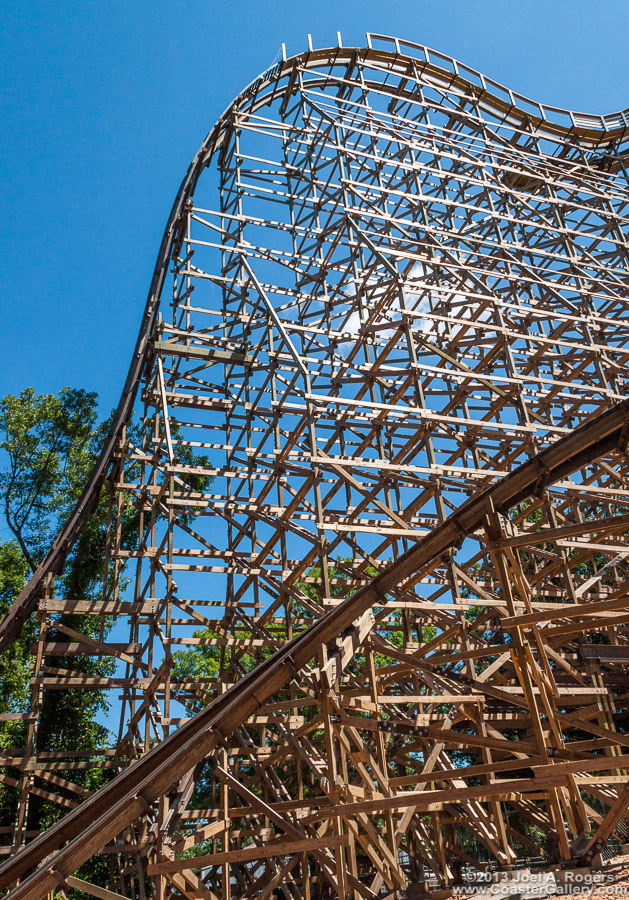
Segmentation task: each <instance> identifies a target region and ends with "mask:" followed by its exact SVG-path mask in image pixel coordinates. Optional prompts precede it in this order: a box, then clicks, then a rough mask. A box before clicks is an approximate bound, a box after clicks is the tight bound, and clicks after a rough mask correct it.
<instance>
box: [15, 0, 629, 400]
mask: <svg viewBox="0 0 629 900" xmlns="http://www.w3.org/2000/svg"><path fill="white" fill-rule="evenodd" d="M628 19H629V4H627V0H598V2H596V3H594V2H584V0H545V2H538V0H440V2H438V0H432V2H420V0H415V2H409V0H398V2H395V3H393V2H390V3H385V2H382V0H381V2H375V0H363V2H357V0H346V2H342V0H336V2H328V0H320V2H317V3H314V2H298V0H295V2H286V0H275V2H256V3H254V2H250V0H232V2H229V3H224V2H216V0H180V2H172V0H161V2H157V0H154V2H148V0H133V2H129V0H126V2H119V0H108V2H103V0H81V2H68V0H57V2H54V3H53V2H51V0H49V2H42V0H29V2H28V3H25V2H24V0H20V2H15V0H4V3H3V4H2V10H1V11H0V53H1V56H2V59H3V65H2V74H0V79H1V82H2V89H1V94H2V96H1V99H0V131H1V132H2V134H1V140H0V178H1V179H2V184H3V190H2V192H1V195H0V203H1V204H2V209H1V216H0V222H1V227H2V229H3V231H4V234H3V236H2V241H1V243H0V247H1V248H2V249H1V251H0V252H1V254H2V274H3V289H2V328H1V329H0V395H2V394H4V393H7V392H9V391H10V392H17V391H19V390H21V389H22V388H23V387H26V386H29V385H32V386H34V387H35V388H36V389H37V390H38V391H56V390H58V389H59V388H61V387H63V386H64V385H72V386H75V387H84V388H87V389H90V390H96V391H98V393H99V394H100V395H101V398H102V409H103V413H106V412H107V411H108V410H109V409H110V408H111V407H112V406H114V405H115V403H116V402H117V399H118V395H119V393H120V390H121V388H122V383H123V380H124V376H125V374H126V369H127V365H128V361H129V357H130V353H131V350H132V347H133V344H134V340H135V334H136V331H137V327H138V324H139V321H140V316H141V312H142V308H143V305H144V300H145V296H146V292H147V289H148V285H149V281H150V278H151V273H152V269H153V264H154V259H155V255H156V252H157V248H158V245H159V241H160V239H161V233H162V229H163V226H164V223H165V221H166V217H167V215H168V211H169V209H170V205H171V203H172V200H173V198H174V195H175V192H176V189H177V186H178V184H179V181H180V180H181V178H182V176H183V174H184V172H185V170H186V168H187V166H188V163H189V161H190V158H191V157H192V155H193V153H194V151H195V149H196V147H197V146H198V144H199V143H200V142H201V140H202V139H203V137H204V136H205V134H206V132H207V131H208V130H209V129H210V127H211V125H212V124H213V122H214V120H215V119H216V118H217V116H218V115H219V114H220V113H221V112H222V110H223V109H224V108H225V107H226V106H227V105H228V103H229V102H230V100H231V99H232V98H233V96H234V95H235V94H236V93H237V92H238V91H239V90H240V89H241V88H242V87H244V86H245V85H246V84H247V83H248V82H249V81H251V80H252V79H253V78H255V77H256V76H257V75H258V74H259V73H260V72H261V71H262V70H264V69H266V68H267V67H268V66H269V65H270V64H271V63H272V62H273V60H274V59H275V58H276V55H277V53H278V50H279V47H280V44H281V43H282V42H285V43H286V45H287V50H288V53H289V54H291V53H295V52H299V51H301V50H303V49H305V47H306V36H307V33H308V32H310V33H311V34H312V37H313V42H314V45H315V46H317V47H323V46H331V45H334V44H335V42H336V32H337V31H340V32H341V34H342V37H343V43H344V44H345V45H346V46H349V45H352V44H360V45H362V44H363V43H364V35H365V32H366V31H374V32H380V33H384V34H390V35H398V36H400V37H405V38H408V39H410V40H413V41H417V42H420V43H424V44H426V45H428V46H430V47H433V48H435V49H438V50H441V51H443V52H444V53H447V54H449V55H452V56H454V57H456V58H458V59H460V60H461V61H463V62H465V63H467V64H468V65H471V66H472V67H474V68H476V69H479V70H480V71H482V72H484V73H485V74H487V75H489V76H491V77H493V78H495V79H496V80H498V81H502V82H503V83H505V84H507V85H508V86H509V87H512V88H513V89H515V90H517V91H519V92H521V93H524V94H526V95H529V96H530V97H532V98H533V99H539V100H542V101H545V102H547V103H550V104H553V105H558V106H566V107H569V108H573V109H579V110H582V111H585V112H612V111H616V110H617V109H620V108H624V107H625V106H629V87H628V85H627V62H628V59H627V56H628V54H627V37H628V31H629V28H628Z"/></svg>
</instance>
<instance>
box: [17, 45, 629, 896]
mask: <svg viewBox="0 0 629 900" xmlns="http://www.w3.org/2000/svg"><path fill="white" fill-rule="evenodd" d="M628 126H629V118H628V114H627V113H626V112H620V113H616V114H613V115H609V116H591V115H584V114H577V113H571V112H567V111H564V110H558V109H556V108H552V107H548V106H543V105H541V104H538V103H534V102H532V101H530V100H527V99H526V98H524V97H522V96H520V95H517V94H514V93H513V92H511V91H509V90H507V89H505V88H503V87H502V86H500V85H498V84H496V83H495V82H493V81H491V80H490V79H487V78H485V77H484V76H482V75H480V74H479V73H476V72H474V71H473V70H471V69H468V68H467V67H465V66H462V65H461V64H460V63H457V62H456V61H454V60H452V59H449V58H448V57H445V56H443V55H441V54H438V53H435V52H434V51H432V50H428V49H426V48H423V47H420V46H418V45H415V44H411V43H408V42H403V41H400V40H398V39H393V38H388V37H384V36H381V35H368V39H367V47H365V48H343V47H340V46H339V47H336V48H332V49H325V50H313V49H309V50H308V51H307V52H306V53H303V54H300V55H298V56H294V57H291V58H290V59H283V60H282V61H281V62H280V63H278V64H277V65H275V66H273V67H272V68H271V69H270V70H268V71H267V72H266V73H263V74H262V75H261V76H260V78H258V79H256V80H255V81H254V82H252V84H251V85H249V86H248V87H247V88H246V89H245V90H244V91H243V92H242V93H241V94H240V95H239V96H238V97H237V98H236V99H235V100H234V102H233V103H232V104H231V106H230V107H229V108H228V109H227V110H226V112H225V113H224V114H223V116H221V118H220V119H219V121H218V122H217V123H216V125H215V127H214V128H213V129H212V131H211V132H210V134H209V135H208V137H207V138H206V140H205V141H204V142H203V144H202V145H201V147H200V149H199V151H198V153H197V154H196V156H195V158H194V160H193V161H192V163H191V165H190V168H189V169H188V172H187V173H186V176H185V178H184V180H183V182H182V185H181V187H180V190H179V193H178V195H177V198H176V200H175V203H174V205H173V209H172V211H171V214H170V217H169V220H168V224H167V227H166V231H165V233H164V237H163V240H162V244H161V247H160V251H159V254H158V259H157V264H156V267H155V273H154V276H153V280H152V283H151V288H150V291H149V296H148V300H147V304H146V307H145V311H144V316H143V319H142V323H141V327H140V333H139V336H138V341H137V344H136V348H135V351H134V355H133V359H132V363H131V367H130V370H129V374H128V376H127V380H126V383H125V387H124V391H123V395H122V398H121V401H120V404H119V406H118V409H117V411H116V414H115V416H114V419H113V421H112V425H111V429H110V432H109V434H108V436H107V439H106V441H105V444H104V446H103V450H102V453H101V456H100V458H99V461H98V463H97V465H96V467H95V469H94V472H93V473H92V475H91V477H90V480H89V483H88V484H87V486H86V488H85V491H84V494H83V496H82V498H81V501H80V502H79V504H78V506H77V508H76V509H75V510H74V512H73V514H72V516H71V517H70V519H69V521H68V523H67V524H66V526H65V528H64V529H63V530H62V532H61V534H60V535H59V536H58V538H57V540H56V541H55V543H54V546H53V547H52V548H51V550H50V552H49V553H48V555H47V556H46V558H45V559H44V561H43V562H42V564H41V566H40V567H39V569H38V570H37V572H36V573H35V575H34V576H33V578H32V579H31V581H30V582H29V584H28V585H27V587H26V588H25V590H24V591H23V593H22V594H21V596H20V597H19V598H18V599H17V600H16V602H15V603H14V605H13V607H12V608H11V610H10V612H9V613H8V615H7V616H6V617H5V619H4V620H3V621H2V622H1V623H0V648H3V649H4V648H6V647H7V646H8V645H9V644H10V642H11V641H13V640H15V639H16V637H17V636H18V635H19V634H20V633H21V630H22V628H23V626H24V623H25V622H26V621H27V620H28V619H29V618H30V617H32V616H37V621H38V623H39V635H38V640H37V645H36V648H35V662H34V667H33V678H32V697H31V701H30V706H29V708H28V710H25V711H24V713H23V715H22V716H21V721H23V723H24V731H23V733H22V734H21V738H22V740H23V746H16V747H14V748H13V749H7V750H4V751H3V752H2V759H1V760H0V762H1V763H2V765H3V766H4V768H3V769H2V773H3V774H2V780H3V782H4V783H5V785H6V786H7V787H8V788H10V789H12V790H13V797H14V810H13V811H14V817H15V824H14V826H12V827H10V828H8V827H5V828H3V829H0V833H2V834H4V835H5V836H6V838H7V841H6V844H5V846H4V847H3V848H2V849H3V850H4V852H5V855H6V857H7V858H6V861H5V862H4V863H3V864H2V866H0V886H2V887H10V888H11V890H10V893H9V895H8V896H9V897H11V898H12V900H17V898H21V900H22V898H23V900H26V898H39V897H42V898H43V897H45V896H47V895H49V894H51V893H52V892H54V891H58V890H62V891H64V892H67V891H68V890H70V889H74V890H78V889H80V890H83V891H85V892H86V893H87V894H88V895H92V896H96V897H100V898H101V900H113V896H116V895H117V896H123V897H129V898H131V897H133V898H135V897H138V898H141V900H144V898H145V897H146V896H147V892H150V893H152V894H154V895H155V896H156V897H159V898H165V897H167V896H171V895H172V896H185V897H189V898H192V897H203V898H207V900H210V898H216V897H220V898H221V900H232V898H234V900H236V898H245V897H247V898H248V897H260V898H266V897H270V896H272V895H273V896H274V895H277V893H278V892H280V893H282V894H283V895H284V896H286V897H287V898H301V897H303V898H305V900H310V898H318V897H322V896H323V892H324V890H325V889H329V890H332V891H333V892H336V894H337V895H338V896H343V897H345V896H348V897H349V896H351V897H355V898H359V897H376V896H384V895H386V894H389V893H391V892H393V891H409V890H414V891H415V894H414V895H417V896H421V894H422V891H423V893H425V894H426V895H428V894H429V893H430V891H431V890H432V894H433V896H435V897H438V896H446V894H447V892H448V890H449V886H450V885H452V884H453V882H455V881H457V880H459V879H460V877H461V869H462V867H463V866H468V867H472V868H476V869H483V868H486V867H487V866H489V865H498V866H500V867H505V868H509V867H512V866H513V865H514V864H515V863H516V862H517V860H518V859H521V858H524V857H527V856H530V855H541V856H542V857H544V858H545V859H546V860H547V861H561V862H563V864H564V865H574V864H580V863H588V862H589V861H591V860H592V858H593V857H594V856H595V854H596V853H597V852H599V851H600V850H601V848H602V847H603V846H604V845H605V844H606V843H607V842H608V841H609V840H610V839H612V840H616V841H618V840H620V841H623V840H626V828H627V826H626V822H625V813H626V810H627V807H628V806H629V779H627V777H626V774H625V773H626V770H627V768H629V764H628V761H629V755H628V754H626V753H625V748H626V747H627V746H629V738H627V737H626V736H625V733H624V732H625V730H626V728H625V719H624V718H623V716H625V715H626V708H627V701H628V700H629V692H628V691H627V687H628V686H629V672H628V671H627V667H628V666H629V632H628V628H629V612H628V606H629V604H627V597H626V595H627V584H626V583H627V574H628V573H629V567H628V564H627V562H626V558H627V556H629V545H628V544H627V537H626V535H627V531H628V529H629V510H628V509H627V507H628V506H629V484H628V479H627V460H626V448H627V438H628V436H629V425H628V421H629V418H628V416H629V402H628V401H626V400H624V397H625V395H626V384H627V375H626V372H627V369H626V366H627V359H628V357H629V322H628V312H629V304H628V303H627V299H626V293H627V284H628V282H629V270H628V263H629V260H628V254H627V231H628V223H629V189H628V187H627V178H626V169H625V151H626V146H625V142H626V138H627V128H628ZM169 276H171V277H172V292H171V290H170V288H169V287H167V285H168V284H169ZM167 316H168V317H170V318H169V319H168V320H167ZM134 408H135V409H136V411H137V413H136V415H137V416H139V419H140V423H141V426H140V427H141V433H142V437H141V440H140V441H137V440H136V441H135V442H134V440H133V439H130V438H129V436H128V433H127V430H128V424H129V422H130V420H131V415H132V412H133V410H134ZM103 496H105V497H106V499H107V502H108V504H109V511H110V513H109V520H108V526H107V536H106V551H105V552H106V559H107V563H108V568H107V574H106V578H105V583H104V586H103V592H102V597H101V599H99V600H98V601H94V600H92V599H87V598H81V597H67V596H57V595H56V594H55V586H54V580H55V576H58V575H59V574H60V573H61V572H62V571H63V566H64V563H65V561H66V559H67V558H68V555H69V554H71V553H72V550H73V547H74V544H75V542H76V540H77V538H78V537H79V536H80V535H81V534H82V533H83V531H84V529H85V528H86V526H87V524H88V522H89V520H90V517H91V516H92V515H93V514H94V511H95V509H96V507H97V505H98V504H99V503H101V502H102V498H103ZM130 514H132V522H133V535H134V536H133V538H132V539H130V538H129V536H128V528H127V531H125V527H126V526H125V523H127V525H128V522H129V515H130ZM125 516H126V517H127V518H125ZM132 566H135V574H134V577H133V578H132V579H131V584H129V585H126V581H125V579H126V578H127V577H128V574H127V575H125V573H128V572H129V569H130V567H132ZM217 610H219V611H220V614H219V615H216V617H215V618H210V616H212V615H215V614H216V611H217ZM74 616H92V617H94V620H95V621H100V622H102V628H101V636H100V639H98V640H96V639H94V638H93V637H92V638H87V637H86V636H84V635H83V634H82V633H81V632H80V631H77V627H76V621H78V620H75V619H74V618H73V617H74ZM111 617H114V621H115V623H116V624H115V627H114V631H113V633H112V637H113V636H114V635H115V637H116V641H115V642H114V641H113V640H109V639H108V636H107V627H108V626H107V624H106V623H108V622H109V621H110V619H111ZM178 617H181V618H178ZM73 625H75V627H73ZM123 629H126V631H124V637H125V640H124V642H123V641H118V640H117V638H118V637H119V636H120V634H121V633H122V630H123ZM195 648H196V649H195ZM103 656H107V657H110V658H111V659H112V660H114V661H115V669H114V672H113V674H112V675H111V676H110V677H109V676H108V677H101V676H93V675H90V674H89V672H88V671H87V670H86V669H85V668H81V665H80V664H79V661H80V660H81V659H85V658H87V659H89V658H91V657H96V658H102V657H103ZM59 658H60V659H61V663H58V662H57V660H58V659H59ZM191 661H193V662H194V666H193V668H192V674H190V663H191ZM64 690H73V691H80V690H90V691H94V690H100V691H103V692H104V693H105V695H107V696H110V695H111V694H113V695H114V696H113V698H112V702H113V703H114V705H117V707H116V708H119V712H120V727H119V731H118V734H117V735H115V737H114V739H113V740H112V743H111V745H110V746H107V747H102V748H97V749H96V750H95V749H94V748H92V747H84V748H81V747H80V746H78V747H75V748H72V750H68V749H67V748H62V749H59V748H52V747H48V746H46V745H45V743H44V740H43V738H41V737H40V738H39V740H38V721H39V717H40V714H41V711H42V709H43V707H44V705H45V704H48V705H49V708H50V705H51V704H52V705H53V708H54V702H55V700H54V698H55V697H56V696H58V693H59V692H60V691H64ZM98 769H105V770H107V771H111V773H112V776H113V777H112V780H110V781H109V782H108V783H106V784H105V786H104V787H102V788H101V789H100V790H98V791H96V792H95V793H92V794H91V795H90V791H89V789H88V787H86V785H87V784H88V781H86V778H87V776H88V774H89V773H90V772H91V771H95V770H98ZM408 788H411V790H408ZM42 803H43V804H48V806H47V809H51V808H52V809H54V810H55V815H54V816H53V818H56V819H58V821H56V822H55V824H53V825H52V826H51V827H49V828H48V829H46V830H42V828H41V825H40V821H41V816H42ZM68 810H69V811H68ZM191 854H192V855H191ZM95 855H97V856H98V855H100V856H101V857H102V859H104V860H106V869H107V872H108V875H107V876H103V877H104V880H103V882H102V884H100V885H96V884H90V883H86V882H85V880H84V879H81V878H79V877H78V876H77V874H76V872H77V870H78V869H79V867H80V866H81V865H82V864H83V863H85V862H86V861H88V860H90V859H92V857H94V856H95ZM440 892H441V893H440ZM409 896H410V894H409Z"/></svg>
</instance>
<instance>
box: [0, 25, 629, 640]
mask: <svg viewBox="0 0 629 900" xmlns="http://www.w3.org/2000/svg"><path fill="white" fill-rule="evenodd" d="M372 37H375V38H377V39H381V40H385V41H389V42H392V43H393V44H394V45H396V46H397V47H400V49H401V48H402V47H408V48H409V49H414V50H419V51H420V52H421V53H422V54H423V58H422V59H418V58H417V56H413V55H410V54H409V55H407V54H405V53H402V52H395V53H392V52H390V51H388V50H381V49H376V48H373V47H372V46H371V44H372ZM367 41H368V44H369V47H368V48H356V47H331V48H325V49H321V50H309V51H307V52H305V53H301V54H297V55H296V56H292V57H290V58H289V59H286V60H283V61H282V62H281V63H278V64H277V65H275V66H272V67H271V69H269V70H267V71H266V72H263V73H262V74H261V75H260V76H259V77H258V78H256V79H254V81H252V82H251V83H250V84H249V85H248V86H247V87H246V88H244V90H242V91H241V92H240V94H238V96H237V97H236V98H235V99H234V100H233V101H232V103H231V104H230V105H229V106H228V107H227V109H226V110H225V112H224V113H223V114H222V115H221V116H220V118H219V119H218V120H217V122H216V124H215V125H214V127H213V128H212V130H211V131H210V132H209V134H208V135H207V137H206V138H205V140H204V141H203V143H202V144H201V146H200V147H199V149H198V151H197V153H196V154H195V156H194V158H193V160H192V162H191V164H190V166H189V168H188V170H187V172H186V175H185V177H184V179H183V181H182V182H181V185H180V187H179V190H178V192H177V196H176V198H175V202H174V204H173V206H172V209H171V212H170V215H169V217H168V222H167V225H166V228H165V231H164V234H163V237H162V241H161V244H160V248H159V252H158V255H157V261H156V264H155V269H154V272H153V277H152V280H151V286H150V289H149V293H148V297H147V301H146V305H145V307H144V312H143V315H142V320H141V323H140V329H139V333H138V338H137V341H136V345H135V349H134V352H133V356H132V359H131V365H130V367H129V372H128V374H127V378H126V380H125V384H124V388H123V391H122V395H121V398H120V401H119V403H118V406H117V408H116V411H115V414H114V416H113V419H112V423H111V427H110V429H109V432H108V434H107V437H106V438H105V441H104V444H103V448H102V451H101V453H100V456H99V458H98V460H97V462H96V464H95V466H94V469H93V470H92V472H91V474H90V477H89V479H88V481H87V484H86V486H85V489H84V491H83V493H82V495H81V497H80V499H79V501H78V502H77V505H76V506H75V508H74V510H73V511H72V513H71V514H70V516H69V518H68V520H67V522H66V523H65V525H64V526H63V528H62V529H61V531H60V532H59V534H58V535H57V537H56V538H55V541H54V543H53V545H52V547H51V548H50V550H49V551H48V553H47V554H46V556H45V557H44V559H43V560H42V562H41V563H40V565H39V566H38V568H37V570H36V571H35V572H34V574H33V575H32V577H31V578H30V580H29V582H28V584H27V585H26V586H25V588H24V589H23V590H22V592H21V593H20V595H19V596H18V597H17V598H16V600H15V602H14V603H13V605H12V606H11V608H10V610H9V611H8V612H7V613H6V615H5V616H4V618H3V619H2V621H1V622H0V652H1V651H2V650H3V649H5V648H6V647H7V646H8V644H10V643H11V641H13V640H15V638H16V637H17V636H18V635H19V633H20V631H21V629H22V627H23V625H24V623H25V622H26V620H27V619H28V618H29V616H30V615H31V614H32V613H33V612H34V610H35V608H36V605H37V601H38V598H39V594H40V591H41V588H42V584H43V582H44V579H45V577H46V576H47V575H49V574H54V575H58V574H60V573H61V572H62V571H63V566H64V564H65V561H66V559H67V556H68V554H69V553H70V551H71V549H72V547H73V545H74V542H75V541H76V539H77V536H78V535H79V534H80V532H81V530H82V528H83V526H84V525H85V523H86V521H87V519H88V518H89V516H90V515H91V513H92V512H93V511H94V510H95V508H96V506H97V504H98V499H99V496H100V491H101V488H102V486H103V484H104V482H105V479H106V478H107V475H108V473H109V471H110V469H111V467H112V465H113V463H114V456H115V451H116V448H117V446H118V445H119V443H120V440H121V436H122V433H123V429H124V428H125V426H126V425H127V423H128V422H129V420H130V417H131V412H132V409H133V405H134V402H135V398H136V394H137V390H138V385H139V383H140V379H141V376H142V372H143V369H144V367H145V365H146V363H147V361H148V360H149V359H150V355H151V353H152V333H153V328H154V324H155V321H156V316H157V312H158V309H159V301H160V297H161V292H162V289H163V285H164V280H165V276H166V273H167V271H168V264H169V260H170V258H171V256H172V253H173V250H174V248H175V247H176V245H177V239H178V237H179V234H180V228H181V224H182V217H183V215H184V214H185V211H186V205H187V201H188V200H190V199H191V198H192V196H193V195H194V192H195V188H196V185H197V182H198V180H199V177H200V175H201V172H202V171H203V169H204V168H205V167H206V166H207V165H208V164H209V162H210V160H211V159H212V157H213V155H214V153H215V152H216V151H217V150H218V149H220V147H221V145H222V143H223V140H224V138H225V135H226V134H227V133H228V130H229V128H230V123H231V121H232V118H233V115H234V113H235V112H236V111H238V110H240V109H245V108H246V109H247V111H248V112H255V111H256V110H258V109H261V108H262V107H264V106H265V105H267V104H268V103H269V102H271V100H276V99H278V98H279V97H281V96H283V94H284V93H286V91H289V92H290V91H292V90H293V89H294V85H293V80H292V79H291V78H290V76H291V74H292V73H293V72H294V71H296V70H298V69H300V68H303V69H305V70H313V69H316V68H317V67H318V66H320V65H321V64H326V65H334V66H335V65H346V64H347V63H349V62H350V61H351V60H352V59H354V58H355V57H356V55H357V54H360V55H361V56H362V58H363V59H364V60H365V61H368V62H373V63H382V64H385V65H386V66H387V67H389V68H391V69H393V70H398V69H403V68H407V67H408V66H409V65H414V66H416V67H417V66H418V67H419V71H421V72H422V73H425V74H426V75H427V76H429V77H430V78H431V79H433V81H435V80H436V83H437V84H440V83H441V84H442V86H443V87H444V89H445V88H446V87H447V88H448V89H452V88H456V89H458V90H460V91H464V92H468V93H470V94H471V95H473V96H475V97H476V98H478V99H482V104H483V106H484V107H486V108H488V109H491V110H493V111H494V112H495V113H496V114H497V115H500V116H503V117H504V116H505V115H508V116H509V117H510V119H511V120H513V121H518V122H520V124H522V125H524V124H528V125H529V126H530V125H533V126H535V127H536V128H538V129H539V130H542V131H547V132H548V133H549V134H552V135H554V136H560V137H562V136H563V137H566V138H567V137H571V138H572V137H577V138H579V139H580V140H582V141H585V142H589V143H590V144H591V145H592V146H593V147H596V146H599V145H600V144H601V142H602V141H620V140H623V139H624V138H625V137H626V136H627V134H628V133H629V125H628V124H627V123H629V109H627V110H624V111H621V112H619V113H612V114H610V115H606V116H601V117H600V121H601V123H602V127H600V128H596V127H594V121H595V117H592V116H588V115H587V114H581V113H571V112H570V111H568V110H560V109H558V108H554V107H553V108H548V109H551V110H552V111H553V112H555V113H558V114H561V115H564V116H565V117H566V118H567V119H569V120H570V122H571V125H570V127H568V126H564V125H562V124H558V123H554V122H550V121H549V120H548V119H547V118H546V117H545V116H544V114H543V110H544V109H545V108H547V107H543V106H542V105H541V104H535V103H534V102H533V101H530V100H528V99H527V98H525V97H522V96H521V95H514V94H513V93H512V92H510V91H508V90H507V89H506V88H504V87H503V86H502V85H499V84H498V83H497V82H492V81H489V80H486V79H484V77H483V76H481V75H479V73H477V72H475V71H474V70H472V69H469V68H468V67H465V66H462V64H461V63H459V62H457V61H456V60H455V59H453V58H452V57H448V56H445V55H444V54H441V53H437V52H436V51H434V50H431V49H429V48H427V47H423V46H421V45H419V44H410V43H408V42H403V43H400V42H399V41H398V40H397V39H396V38H389V37H385V36H381V35H373V36H372V35H367ZM431 55H432V56H433V57H434V58H437V59H439V60H441V61H442V62H443V63H444V66H449V68H446V67H444V66H440V65H437V64H435V63H433V62H430V56H431ZM461 70H463V71H466V72H468V73H470V75H471V76H473V77H474V79H475V80H471V79H466V78H465V77H463V76H462V75H461V74H460V71H461ZM282 79H285V82H286V83H285V84H283V85H281V84H280V82H281V80H282ZM479 79H480V86H479V84H478V83H476V82H477V81H478V80H479ZM487 82H488V83H489V84H491V85H493V86H494V87H495V88H496V89H497V90H499V91H501V92H503V93H505V94H507V95H509V97H510V99H511V100H513V103H511V102H507V101H506V100H505V99H504V98H501V97H500V96H498V94H497V93H496V94H493V93H492V92H491V91H488V90H487V89H486V87H483V86H482V85H483V84H486V83H487ZM516 101H519V102H520V103H521V106H518V103H517V102H516ZM525 104H528V107H525ZM531 106H537V107H538V108H539V109H540V112H541V113H542V115H540V116H538V117H536V116H534V115H532V113H531V109H530V107H531ZM576 119H581V120H583V121H587V122H588V127H586V126H577V125H575V124H573V123H574V121H575V120H576ZM606 120H614V121H618V120H621V121H622V122H623V123H624V124H622V125H620V126H618V127H616V128H611V129H610V128H607V127H605V122H606Z"/></svg>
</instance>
